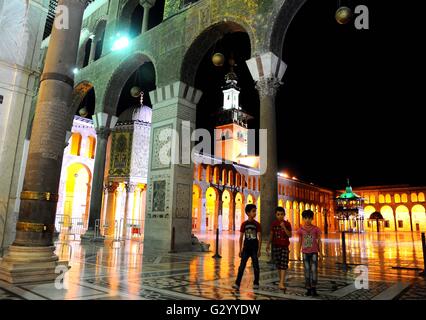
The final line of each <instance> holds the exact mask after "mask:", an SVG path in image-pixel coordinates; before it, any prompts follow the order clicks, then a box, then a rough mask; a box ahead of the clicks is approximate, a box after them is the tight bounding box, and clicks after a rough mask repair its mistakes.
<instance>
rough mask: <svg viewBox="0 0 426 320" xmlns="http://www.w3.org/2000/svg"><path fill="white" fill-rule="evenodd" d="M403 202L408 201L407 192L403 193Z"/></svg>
mask: <svg viewBox="0 0 426 320" xmlns="http://www.w3.org/2000/svg"><path fill="white" fill-rule="evenodd" d="M401 202H402V203H407V202H408V195H407V194H406V193H403V194H402V195H401Z"/></svg>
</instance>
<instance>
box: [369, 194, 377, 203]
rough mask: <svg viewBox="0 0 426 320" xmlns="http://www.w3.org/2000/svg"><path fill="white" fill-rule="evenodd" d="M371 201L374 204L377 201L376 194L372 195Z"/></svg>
mask: <svg viewBox="0 0 426 320" xmlns="http://www.w3.org/2000/svg"><path fill="white" fill-rule="evenodd" d="M370 203H372V204H375V203H376V196H375V195H374V194H372V195H370Z"/></svg>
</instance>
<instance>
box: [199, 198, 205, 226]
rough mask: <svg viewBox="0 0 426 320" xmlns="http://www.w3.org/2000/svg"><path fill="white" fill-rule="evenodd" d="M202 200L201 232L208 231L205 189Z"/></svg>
mask: <svg viewBox="0 0 426 320" xmlns="http://www.w3.org/2000/svg"><path fill="white" fill-rule="evenodd" d="M201 198H202V200H201V221H200V232H201V233H204V232H206V193H205V192H204V191H203V194H202V197H201Z"/></svg>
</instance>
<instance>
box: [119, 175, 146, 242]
mask: <svg viewBox="0 0 426 320" xmlns="http://www.w3.org/2000/svg"><path fill="white" fill-rule="evenodd" d="M135 189H136V185H135V184H134V183H129V184H127V185H126V205H125V208H124V219H123V238H124V239H126V236H127V221H128V220H129V219H132V213H133V207H134V201H133V199H134V198H135ZM141 200H142V199H141ZM141 205H142V204H141ZM130 236H131V235H130Z"/></svg>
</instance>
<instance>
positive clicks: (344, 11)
mask: <svg viewBox="0 0 426 320" xmlns="http://www.w3.org/2000/svg"><path fill="white" fill-rule="evenodd" d="M337 7H338V9H337V11H336V14H335V18H336V21H337V23H338V24H347V23H348V22H349V21H351V19H352V10H351V9H350V8H349V7H346V6H342V3H341V0H338V2H337Z"/></svg>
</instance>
